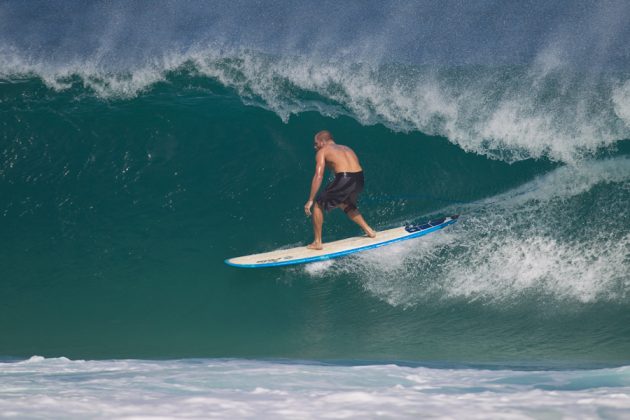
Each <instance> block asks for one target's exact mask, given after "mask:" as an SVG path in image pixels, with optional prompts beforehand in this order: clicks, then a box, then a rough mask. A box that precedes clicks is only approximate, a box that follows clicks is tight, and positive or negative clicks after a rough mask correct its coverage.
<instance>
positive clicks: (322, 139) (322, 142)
mask: <svg viewBox="0 0 630 420" xmlns="http://www.w3.org/2000/svg"><path fill="white" fill-rule="evenodd" d="M334 142H335V140H333V138H332V134H330V131H328V130H322V131H320V132H319V133H317V134H315V138H314V139H313V146H314V147H315V150H319V149H321V148H322V147H324V146H326V145H327V144H329V143H334Z"/></svg>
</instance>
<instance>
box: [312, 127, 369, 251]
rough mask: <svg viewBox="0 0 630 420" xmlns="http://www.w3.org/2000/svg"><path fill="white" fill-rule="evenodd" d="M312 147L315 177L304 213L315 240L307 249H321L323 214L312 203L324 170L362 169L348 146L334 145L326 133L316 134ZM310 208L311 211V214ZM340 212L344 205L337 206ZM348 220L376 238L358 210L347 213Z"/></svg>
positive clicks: (336, 171)
mask: <svg viewBox="0 0 630 420" xmlns="http://www.w3.org/2000/svg"><path fill="white" fill-rule="evenodd" d="M313 147H314V148H315V150H316V151H317V153H316V155H315V175H314V176H313V181H312V182H311V194H310V195H309V198H308V201H307V202H306V204H305V205H304V213H306V215H307V216H311V215H312V216H313V234H314V236H315V239H314V240H313V242H312V243H311V244H310V245H308V246H307V248H309V249H323V244H322V226H323V224H324V212H323V210H322V208H321V207H320V205H319V204H317V203H314V200H315V195H316V194H317V191H318V190H319V187H321V185H322V180H323V179H324V171H325V169H326V168H328V169H330V170H331V171H333V172H334V173H335V174H336V173H338V172H359V171H362V170H363V169H362V168H361V165H360V164H359V158H357V155H356V154H355V153H354V151H353V150H352V149H350V148H349V147H348V146H343V145H340V144H337V143H335V141H334V140H333V138H332V137H331V136H330V133H328V132H325V131H324V132H320V133H318V134H317V135H316V136H315V138H314V140H313ZM311 207H312V208H313V211H312V212H311ZM339 207H340V208H341V209H342V210H343V209H344V208H345V205H344V204H342V205H340V206H339ZM347 214H348V218H350V220H352V221H353V222H355V223H356V224H358V225H359V226H360V227H361V229H363V231H364V232H365V234H366V235H367V236H369V237H370V238H375V237H376V232H375V231H374V230H373V229H372V228H371V227H370V226H369V225H368V224H367V223H366V221H365V220H364V219H363V216H361V213H359V211H358V210H353V211H350V212H348V213H347Z"/></svg>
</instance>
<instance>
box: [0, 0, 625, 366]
mask: <svg viewBox="0 0 630 420" xmlns="http://www.w3.org/2000/svg"><path fill="white" fill-rule="evenodd" d="M57 6H59V7H56V6H55V7H54V8H53V9H54V10H46V12H47V14H46V16H47V18H46V19H43V18H38V17H33V16H32V13H31V12H29V10H30V9H28V8H27V7H26V6H21V5H19V4H9V3H5V4H3V5H0V22H2V23H3V24H2V25H0V52H1V54H0V98H1V99H0V101H1V104H2V108H1V109H0V133H1V136H0V151H1V158H0V234H1V235H2V241H3V244H4V246H3V247H2V248H0V277H1V278H2V284H3V292H2V293H1V294H0V303H1V304H0V334H1V335H2V336H3V337H10V339H8V340H1V341H0V355H12V356H24V357H27V356H30V355H32V354H44V355H45V356H61V355H63V356H67V357H71V358H112V357H296V358H312V359H327V358H334V359H370V360H392V359H395V360H425V361H426V360H442V361H448V362H464V361H465V362H483V363H499V364H500V363H504V362H505V363H507V362H514V361H518V362H524V363H527V362H528V361H536V362H537V363H539V364H540V365H541V366H542V365H544V366H557V365H558V364H560V365H562V364H563V363H569V362H570V363H575V364H580V363H584V364H586V365H589V364H598V363H604V364H624V363H625V364H627V363H626V362H627V361H628V354H630V353H629V350H630V327H629V326H630V311H629V310H628V309H630V277H629V274H628V273H630V210H628V203H630V157H629V154H630V143H629V142H628V140H627V139H628V138H630V77H629V75H630V74H629V73H628V71H627V69H628V68H630V67H628V63H629V62H630V57H628V56H627V54H626V53H625V51H626V49H625V45H627V41H628V40H630V35H629V34H628V29H627V25H625V24H624V23H625V22H626V21H627V18H628V17H630V16H629V9H628V7H627V6H626V5H624V4H622V3H618V4H617V3H614V2H610V3H607V4H606V5H605V6H599V7H598V8H588V7H585V8H583V9H580V10H577V11H575V10H573V9H574V8H571V10H572V11H571V12H568V11H567V10H568V9H567V8H566V7H562V5H561V4H559V5H553V6H548V5H542V4H540V5H539V6H540V8H539V9H536V8H529V7H528V8H521V6H514V5H512V6H497V5H495V4H492V3H478V4H477V5H476V6H475V8H474V9H473V8H470V7H469V6H463V5H451V6H453V7H448V8H447V7H446V6H444V5H439V6H437V5H424V4H418V5H416V6H413V7H412V6H406V7H405V8H402V6H401V5H398V4H390V5H386V6H383V5H381V4H380V3H369V2H367V3H366V2H361V3H351V2H344V4H342V5H336V4H333V3H330V4H328V3H327V4H324V6H326V7H328V9H326V11H325V12H324V11H322V10H323V9H322V10H320V9H315V8H314V7H312V8H311V6H303V7H301V8H289V7H288V6H286V5H284V4H282V3H271V4H268V5H266V6H265V7H264V8H257V6H250V5H249V3H238V2H236V3H233V2H230V3H229V4H225V5H224V6H225V7H224V8H222V9H221V11H220V12H216V11H209V10H206V9H204V8H203V7H202V6H200V5H197V4H186V5H183V6H182V5H179V4H177V5H175V4H174V3H169V2H163V3H156V6H155V9H154V10H145V9H143V6H142V5H141V4H136V3H133V2H125V3H108V4H96V5H72V4H71V5H67V4H65V3H62V4H60V5H57ZM565 6H566V5H565ZM42 7H43V8H47V7H49V6H42ZM326 7H324V9H325V8H326ZM51 8H52V7H51ZM331 10H334V11H335V13H331ZM532 10H537V11H532ZM26 22H29V24H28V25H26ZM244 22H246V23H247V28H248V30H244V29H243V25H244ZM418 22H423V23H424V24H423V25H418V24H417V23H418ZM516 22H521V23H520V24H519V25H522V26H519V25H516ZM324 23H325V25H324ZM449 25H450V26H449ZM452 25H457V26H458V30H457V31H453V30H451V29H449V28H450V27H451V26H452ZM18 26H22V27H23V28H26V29H25V31H26V32H24V30H23V31H22V32H21V35H20V36H17V33H18V31H17V29H16V28H17V27H18ZM322 26H325V27H326V30H322V29H321V28H322ZM374 28H378V29H377V30H374ZM576 28H579V29H580V31H577V30H576ZM574 33H580V38H579V39H577V38H575V35H573V34H574ZM464 35H465V36H464ZM499 39H500V40H501V42H499V41H498V40H499ZM624 54H625V55H624ZM587 58H588V59H587ZM324 128H326V129H329V130H331V131H332V132H333V134H334V135H335V137H336V138H337V139H338V141H339V142H341V143H344V144H348V145H350V146H351V147H353V148H354V149H355V150H356V151H357V153H358V154H359V156H360V158H361V162H362V165H363V167H364V168H365V170H366V179H367V181H366V182H367V184H366V191H365V192H364V194H363V196H362V201H361V210H362V212H363V214H364V215H365V217H366V219H367V220H368V221H369V222H370V223H371V224H373V225H374V226H375V227H377V228H379V229H384V228H388V227H393V226H396V225H397V224H400V223H403V222H406V221H419V220H422V219H426V218H430V217H432V216H435V215H438V214H442V215H444V214H452V213H461V214H462V215H463V216H462V217H461V219H460V221H459V222H458V223H457V224H456V225H454V226H453V227H451V228H448V229H445V230H444V231H440V232H439V233H435V234H431V235H429V236H427V237H424V238H422V239H419V240H416V241H410V242H406V243H402V244H398V245H395V246H390V247H386V248H383V249H378V250H374V251H370V252H365V253H362V254H359V255H356V256H353V257H348V258H345V259H341V260H338V261H335V262H327V263H317V264H312V265H307V266H304V267H297V268H286V269H279V270H257V271H251V270H249V271H248V270H235V269H233V268H231V267H227V266H225V265H224V264H223V260H224V259H225V258H228V257H233V256H237V255H244V254H248V253H254V252H262V251H266V250H271V249H275V248H279V247H281V246H286V245H287V244H292V245H297V244H299V243H306V241H307V240H309V239H310V235H311V228H310V222H309V220H307V219H305V217H304V216H303V214H302V213H301V209H302V205H303V202H304V201H305V199H306V197H307V194H308V188H309V185H310V179H311V176H312V171H313V151H312V136H313V134H314V133H315V132H317V131H319V130H321V129H324ZM338 213H339V214H338ZM338 213H335V212H332V213H330V214H329V215H328V216H327V218H326V225H325V237H324V239H325V240H333V239H338V238H341V237H345V236H349V235H354V234H357V231H356V229H355V228H354V226H351V225H350V224H349V223H348V222H347V221H346V220H345V218H344V216H343V214H341V212H338ZM167 337H168V338H167Z"/></svg>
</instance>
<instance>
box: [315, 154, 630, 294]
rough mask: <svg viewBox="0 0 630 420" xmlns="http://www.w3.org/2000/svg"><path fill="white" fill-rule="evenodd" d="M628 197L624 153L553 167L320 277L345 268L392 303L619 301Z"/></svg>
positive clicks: (624, 289)
mask: <svg viewBox="0 0 630 420" xmlns="http://www.w3.org/2000/svg"><path fill="white" fill-rule="evenodd" d="M628 194H630V159H628V158H618V159H610V160H604V161H596V162H589V163H587V164H584V165H581V166H579V167H561V168H558V169H556V170H554V171H553V172H551V173H549V174H547V175H545V176H542V177H539V178H537V179H535V180H533V181H531V182H529V183H526V184H525V185H522V186H521V187H518V188H516V189H514V190H512V191H509V192H506V193H503V194H500V195H498V196H495V197H492V198H488V199H485V200H481V201H479V202H477V203H472V204H469V205H464V206H461V205H459V206H457V207H451V208H447V209H444V210H443V212H444V213H445V214H447V213H452V212H455V211H461V212H462V214H463V216H462V217H461V218H460V221H459V222H458V223H457V224H456V225H454V226H452V227H450V228H448V229H445V230H444V231H440V232H436V233H433V234H431V235H428V236H426V237H424V238H422V239H419V240H416V241H409V242H407V243H402V244H398V245H396V246H392V247H388V248H386V249H382V250H381V249H379V250H374V251H371V252H366V253H363V255H360V256H358V257H356V258H347V259H344V260H341V261H339V262H336V263H335V264H334V265H332V266H331V267H330V268H329V269H328V270H327V271H326V272H325V274H326V275H333V276H334V275H341V274H346V275H353V276H355V277H356V278H357V281H359V282H360V283H362V284H363V286H364V287H365V288H366V289H367V290H368V291H370V292H371V293H373V294H375V295H376V296H378V297H380V298H381V299H383V300H385V301H387V302H388V303H390V304H391V305H394V306H399V305H402V306H414V305H417V304H419V303H423V304H426V303H428V302H433V303H434V302H436V301H449V300H452V299H465V300H468V301H476V300H481V301H483V302H486V303H491V304H497V305H501V306H503V305H505V304H506V303H508V302H519V301H520V302H525V301H526V302H529V303H531V302H532V301H535V302H541V303H543V304H545V303H544V302H555V303H557V302H558V301H571V302H581V303H589V302H597V301H616V302H626V301H627V300H628V298H630V277H629V276H628V273H630V234H628V233H627V232H626V231H625V230H623V229H618V227H619V226H627V225H628V223H629V219H630V213H629V212H628V209H627V205H626V204H627V202H628V199H629V198H630V197H628ZM584 200H588V202H593V203H594V204H593V205H594V206H595V208H594V209H593V210H592V213H590V218H589V219H588V221H585V220H582V219H581V218H580V217H579V216H577V215H575V214H574V212H579V208H580V206H577V205H575V203H576V202H583V201H584ZM307 272H308V273H309V274H313V273H310V272H309V271H307ZM318 275H320V276H321V275H324V273H323V272H319V273H318ZM555 303H551V304H552V305H555Z"/></svg>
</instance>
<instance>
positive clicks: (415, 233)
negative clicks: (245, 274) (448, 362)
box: [225, 215, 459, 268]
mask: <svg viewBox="0 0 630 420" xmlns="http://www.w3.org/2000/svg"><path fill="white" fill-rule="evenodd" d="M458 217H459V215H453V216H449V217H442V218H440V219H434V220H429V221H428V222H426V223H418V224H409V225H405V226H400V227H397V228H393V229H388V230H383V231H380V232H376V238H368V237H367V236H355V237H352V238H346V239H341V240H339V241H334V242H326V243H324V249H321V250H313V249H308V248H306V246H300V247H296V248H290V249H279V250H276V251H271V252H264V253H262V254H254V255H246V256H243V257H236V258H230V259H227V260H225V263H226V264H228V265H231V266H233V267H243V268H262V267H280V266H284V265H292V264H305V263H310V262H315V261H323V260H330V259H332V258H339V257H343V256H346V255H350V254H354V253H356V252H361V251H367V250H368V249H374V248H379V247H381V246H385V245H390V244H393V243H396V242H401V241H406V240H409V239H413V238H417V237H419V236H424V235H427V234H429V233H431V232H435V231H436V230H440V229H443V228H445V227H447V226H449V225H452V224H453V223H455V222H456V221H457V218H458Z"/></svg>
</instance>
